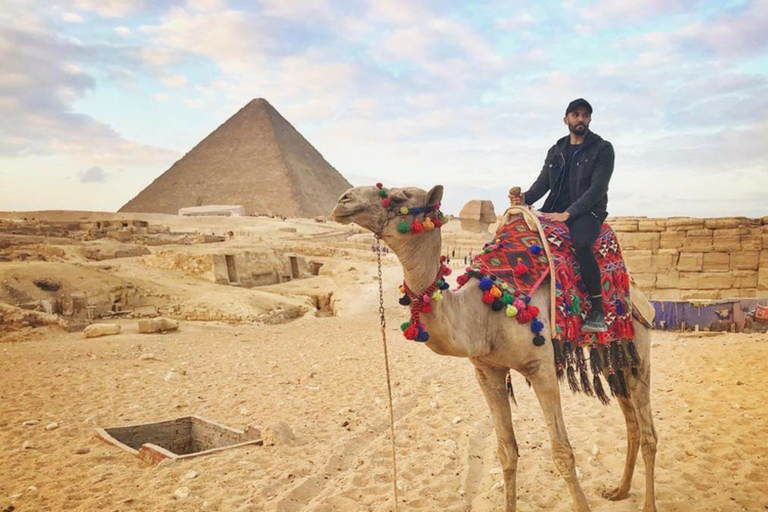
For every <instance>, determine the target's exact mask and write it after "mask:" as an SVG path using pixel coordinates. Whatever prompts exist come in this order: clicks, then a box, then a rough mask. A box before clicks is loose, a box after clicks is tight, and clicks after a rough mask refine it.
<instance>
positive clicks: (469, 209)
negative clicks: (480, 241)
mask: <svg viewBox="0 0 768 512" xmlns="http://www.w3.org/2000/svg"><path fill="white" fill-rule="evenodd" d="M459 220H461V229H463V230H465V231H471V232H472V233H488V226H490V225H491V224H493V223H494V222H496V211H495V210H494V208H493V203H492V202H491V201H489V200H487V199H473V200H471V201H469V202H468V203H467V204H465V205H464V208H462V209H461V213H459Z"/></svg>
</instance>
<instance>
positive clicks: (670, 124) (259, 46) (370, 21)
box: [0, 0, 768, 217]
mask: <svg viewBox="0 0 768 512" xmlns="http://www.w3.org/2000/svg"><path fill="white" fill-rule="evenodd" d="M259 97H262V98H266V99H267V100H268V101H269V102H270V103H271V104H272V105H273V106H274V107H275V108H277V110H278V111H279V112H280V113H281V114H282V115H283V116H284V117H285V118H286V119H287V120H288V121H290V122H291V123H292V124H293V125H294V126H295V127H296V128H297V129H298V130H299V132H301V133H302V134H303V135H304V136H305V137H306V138H307V139H308V140H309V141H310V142H311V143H312V144H313V145H314V146H315V147H316V148H317V149H318V151H320V152H321V153H322V154H323V156H324V157H325V158H326V160H328V161H329V162H330V163H331V164H332V165H333V166H334V167H336V169H338V170H339V171H340V172H341V173H342V174H343V175H344V176H345V177H346V178H347V179H348V180H349V181H350V182H351V183H352V184H353V185H369V184H374V183H376V182H383V183H384V184H385V185H386V186H403V185H414V186H420V187H422V188H428V187H431V186H433V185H435V184H442V185H444V186H445V200H444V205H445V210H446V211H447V212H449V213H457V212H458V210H459V209H460V208H461V206H462V204H463V203H464V201H466V200H468V199H473V198H474V199H491V200H493V201H494V203H495V205H496V209H497V212H499V210H503V207H504V205H505V204H506V202H507V201H506V199H505V196H506V191H507V190H508V189H509V187H511V186H514V185H519V186H522V187H523V189H526V188H527V187H528V186H529V185H530V184H531V183H532V182H533V181H534V179H535V178H536V176H537V174H538V172H539V171H540V169H541V166H542V164H543V159H544V156H545V155H546V152H547V150H548V148H549V147H550V146H551V145H552V144H553V143H554V142H555V141H556V140H557V139H558V138H560V137H563V136H565V135H566V134H567V128H566V127H565V126H564V124H563V116H564V111H565V107H566V105H567V104H568V102H569V101H571V100H573V99H574V98H578V97H584V98H586V99H587V100H589V102H590V103H591V104H592V106H593V107H594V113H593V117H592V125H591V129H592V130H593V131H594V132H595V133H597V134H599V135H601V136H602V137H603V138H605V139H607V140H609V141H610V142H611V143H612V144H613V146H614V148H615V152H616V164H615V170H614V175H613V178H612V181H611V185H610V191H609V204H608V209H609V212H610V213H611V214H612V215H645V216H649V217H662V216H673V215H689V216H699V217H715V216H737V215H744V216H751V217H761V216H765V215H768V206H766V204H767V203H768V201H766V196H768V143H766V141H768V0H755V1H733V0H719V1H710V2H704V1H693V0H642V1H641V0H622V1H614V0H597V1H573V0H564V1H559V2H558V1H539V2H518V1H500V0H482V1H471V2H466V1H465V2H458V1H453V0H439V1H438V0H435V1H430V0H424V1H416V0H360V1H351V0H341V1H332V0H314V1H313V0H259V1H256V0H253V1H234V0H229V1H227V0H178V1H175V0H60V1H55V2H51V1H48V0H35V1H34V2H29V1H16V0H0V210H42V209H72V210H103V211H114V210H117V209H118V208H120V207H121V206H122V205H123V204H125V203H126V202H127V201H128V200H130V199H131V198H132V197H134V196H135V195H136V194H137V193H139V192H140V191H141V190H142V189H143V188H144V187H146V186H147V185H148V184H149V183H151V182H152V180H153V179H155V178H156V177H157V176H159V175H160V174H162V173H163V172H164V171H165V170H167V169H168V168H169V167H170V166H171V165H172V164H173V162H175V161H176V160H178V159H179V158H181V157H182V156H183V155H184V154H185V152H187V151H189V150H190V149H191V148H192V147H193V146H194V145H195V144H197V143H198V142H199V141H200V140H202V139H203V138H204V137H205V136H206V135H208V134H209V133H210V132H212V131H213V130H214V129H215V128H216V127H218V126H219V125H220V124H222V123H223V122H224V121H225V120H226V119H227V118H229V117H230V116H231V115H233V114H234V113H235V112H237V110H239V109H240V108H241V107H242V106H244V105H245V104H246V103H248V101H250V100H251V99H253V98H259ZM499 213H500V212H499Z"/></svg>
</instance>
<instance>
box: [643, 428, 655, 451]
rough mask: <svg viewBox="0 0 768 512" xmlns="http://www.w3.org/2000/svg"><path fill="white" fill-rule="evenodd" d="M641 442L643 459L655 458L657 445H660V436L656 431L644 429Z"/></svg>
mask: <svg viewBox="0 0 768 512" xmlns="http://www.w3.org/2000/svg"><path fill="white" fill-rule="evenodd" d="M641 442H642V450H643V457H655V456H656V445H657V444H658V443H659V436H658V434H656V429H654V428H649V429H643V434H642V438H641Z"/></svg>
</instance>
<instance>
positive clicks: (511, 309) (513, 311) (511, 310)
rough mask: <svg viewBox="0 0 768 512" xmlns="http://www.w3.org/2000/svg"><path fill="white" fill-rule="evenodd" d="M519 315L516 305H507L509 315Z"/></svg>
mask: <svg viewBox="0 0 768 512" xmlns="http://www.w3.org/2000/svg"><path fill="white" fill-rule="evenodd" d="M515 315H517V308H516V307H515V306H507V316H509V317H512V316H515Z"/></svg>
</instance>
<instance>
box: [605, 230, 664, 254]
mask: <svg viewBox="0 0 768 512" xmlns="http://www.w3.org/2000/svg"><path fill="white" fill-rule="evenodd" d="M616 236H617V237H618V239H619V244H620V245H621V248H622V249H623V250H630V251H631V250H641V251H647V250H650V251H654V250H656V249H658V248H659V239H660V236H659V233H617V234H616Z"/></svg>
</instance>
